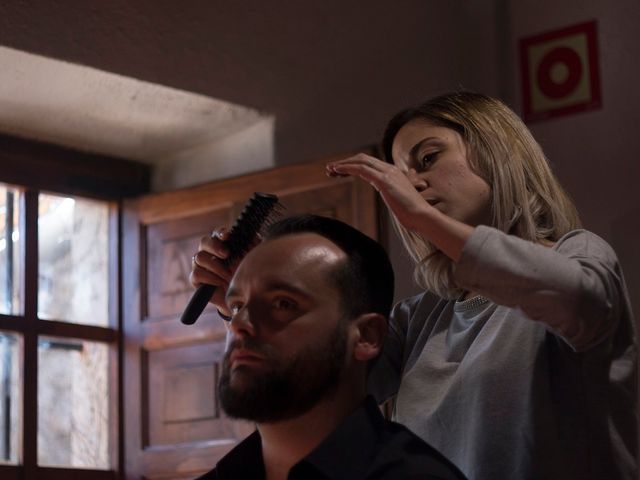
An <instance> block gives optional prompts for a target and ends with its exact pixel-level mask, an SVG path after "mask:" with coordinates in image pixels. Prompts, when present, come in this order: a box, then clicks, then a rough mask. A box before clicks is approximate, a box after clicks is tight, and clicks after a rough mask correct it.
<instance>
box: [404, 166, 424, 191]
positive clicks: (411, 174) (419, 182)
mask: <svg viewBox="0 0 640 480" xmlns="http://www.w3.org/2000/svg"><path fill="white" fill-rule="evenodd" d="M405 174H406V175H407V178H408V179H409V181H410V182H411V184H412V185H413V187H414V188H415V189H416V190H417V191H419V192H422V191H423V190H426V189H427V188H428V187H429V183H427V180H426V179H425V178H424V177H423V176H421V175H419V174H418V172H417V171H416V169H415V168H410V169H409V170H408V171H407V172H405Z"/></svg>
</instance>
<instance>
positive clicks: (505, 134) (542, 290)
mask: <svg viewBox="0 0 640 480" xmlns="http://www.w3.org/2000/svg"><path fill="white" fill-rule="evenodd" d="M383 153H384V157H385V159H386V162H384V161H381V160H379V159H376V158H373V157H370V156H367V155H364V154H361V155H357V156H355V157H352V158H349V159H346V160H342V161H338V162H333V163H330V164H328V165H327V172H328V174H329V175H333V176H343V175H354V176H359V177H361V178H362V179H364V180H366V181H367V182H369V183H370V184H371V185H373V186H374V187H375V188H376V189H377V190H378V191H379V193H380V195H381V196H382V198H383V199H384V201H385V203H386V204H387V206H388V208H389V209H390V211H391V213H392V217H393V218H394V222H395V224H396V226H397V230H398V232H399V234H400V236H401V237H402V239H403V242H404V244H405V246H406V248H407V250H408V251H409V253H410V254H411V256H412V257H413V259H414V260H415V262H416V265H417V266H416V271H415V273H416V279H417V281H418V282H419V284H420V285H421V286H422V287H424V289H425V290H426V292H425V293H423V294H421V295H418V296H416V297H414V298H410V299H408V300H405V301H403V302H401V303H400V304H399V305H397V306H396V308H395V309H394V312H393V314H392V318H391V320H390V338H389V340H388V342H387V345H386V347H385V353H384V355H383V357H382V358H381V359H380V361H379V362H378V364H377V365H376V366H375V368H374V371H373V373H372V377H371V380H370V383H371V391H372V392H374V393H375V394H376V396H377V398H378V400H379V401H383V400H386V399H387V398H390V397H392V396H394V395H396V398H395V407H394V420H397V421H399V422H401V423H404V424H405V425H407V426H408V427H409V428H410V429H411V430H413V431H414V432H415V433H417V434H418V435H420V436H421V437H423V438H424V439H425V440H426V441H427V442H428V443H430V444H431V445H433V446H434V447H436V448H438V449H439V450H440V451H441V452H442V453H443V454H444V455H445V456H446V457H448V458H449V459H450V460H452V461H453V463H454V464H456V465H457V466H458V467H459V468H460V469H461V470H462V471H463V472H464V473H465V474H466V475H467V476H468V477H469V478H470V479H490V480H497V479H580V480H585V479H605V478H606V479H618V478H625V479H627V478H628V479H631V478H635V476H636V447H637V442H636V439H637V430H636V414H635V403H636V386H635V380H636V355H635V346H634V338H633V336H634V332H633V318H632V314H631V310H630V306H629V300H628V295H627V292H626V288H625V285H624V280H623V277H622V272H621V270H620V266H619V265H618V261H617V258H616V256H615V253H614V252H613V250H612V249H611V247H610V246H609V245H608V244H607V243H606V242H605V241H604V240H602V239H601V238H599V237H597V236H596V235H594V234H593V233H590V232H588V231H585V230H581V229H580V221H579V218H578V215H577V213H576V210H575V208H574V206H573V204H572V202H571V201H570V200H569V198H568V197H567V195H566V194H565V192H564V191H563V189H562V187H561V186H560V185H559V183H558V181H557V180H556V179H555V177H554V176H553V174H552V172H551V170H550V169H549V166H548V164H547V161H546V159H545V157H544V154H543V153H542V151H541V149H540V147H539V145H538V144H537V143H536V142H535V140H534V139H533V137H532V136H531V134H530V133H529V131H528V130H527V128H526V127H525V125H524V124H523V123H522V121H521V120H520V119H519V118H518V117H517V116H516V115H515V114H514V113H513V112H512V111H511V110H510V109H509V108H508V107H506V106H505V105H504V104H503V103H501V102H500V101H498V100H495V99H492V98H489V97H486V96H484V95H479V94H473V93H453V94H448V95H443V96H440V97H437V98H434V99H432V100H430V101H428V102H426V103H425V104H423V105H420V106H418V107H416V108H413V109H409V110H406V111H403V112H400V113H399V114H398V115H396V116H395V117H394V118H393V119H392V120H391V122H390V123H389V125H388V128H387V130H386V133H385V136H384V139H383Z"/></svg>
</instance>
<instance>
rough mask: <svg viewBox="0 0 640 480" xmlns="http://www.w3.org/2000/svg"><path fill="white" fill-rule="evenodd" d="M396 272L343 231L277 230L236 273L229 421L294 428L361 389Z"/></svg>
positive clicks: (318, 227) (316, 227)
mask: <svg viewBox="0 0 640 480" xmlns="http://www.w3.org/2000/svg"><path fill="white" fill-rule="evenodd" d="M392 298H393V271H392V269H391V264H390V262H389V259H388V257H387V255H386V253H385V251H384V249H383V248H382V247H381V246H380V245H379V244H377V243H376V242H374V241H373V240H371V239H370V238H368V237H367V236H365V235H364V234H362V233H360V232H358V231H357V230H355V229H353V228H352V227H349V226H348V225H346V224H344V223H343V222H340V221H337V220H333V219H329V218H324V217H318V216H311V215H309V216H302V217H292V218H289V219H285V220H283V221H281V222H278V223H276V224H275V225H273V226H272V227H271V228H270V230H269V231H268V232H267V234H266V236H265V239H264V240H263V242H262V243H261V244H260V245H258V246H257V247H256V248H254V249H253V250H252V251H251V252H250V253H249V254H247V256H246V257H245V258H244V259H243V261H242V262H241V263H240V265H239V266H238V269H237V270H236V272H235V274H234V277H233V279H232V281H231V284H230V286H229V289H228V292H227V303H228V306H229V309H230V310H231V312H232V316H233V318H232V320H231V322H230V331H229V339H228V344H227V354H226V355H225V361H224V364H223V374H222V377H221V381H220V398H221V401H222V405H223V408H224V409H225V411H226V412H227V413H228V414H229V415H231V416H234V417H240V418H246V419H250V420H254V421H257V422H259V423H265V422H275V421H279V420H285V419H288V418H294V417H296V416H298V415H301V414H303V413H305V412H306V411H308V410H309V409H311V408H312V407H313V406H314V405H315V404H317V403H318V402H319V401H321V400H323V399H325V398H327V397H328V396H331V395H336V394H343V393H344V391H346V390H348V389H349V388H353V387H352V384H354V381H353V380H354V378H355V379H356V380H357V381H356V382H355V383H357V384H358V385H364V375H365V372H366V364H367V362H368V361H369V360H371V359H373V358H375V357H376V356H377V355H378V353H379V351H380V348H381V344H382V341H383V339H384V335H385V332H386V318H387V316H388V314H389V311H390V308H391V303H392Z"/></svg>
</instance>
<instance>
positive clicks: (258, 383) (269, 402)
mask: <svg viewBox="0 0 640 480" xmlns="http://www.w3.org/2000/svg"><path fill="white" fill-rule="evenodd" d="M234 348H244V349H247V350H251V351H253V352H256V353H258V354H260V355H264V356H265V357H266V360H265V361H266V362H269V363H270V365H269V366H270V367H271V368H270V369H269V370H266V371H264V370H262V369H260V368H259V369H257V370H258V371H257V372H255V373H254V372H252V371H251V369H250V367H246V366H244V365H240V366H238V367H237V372H236V373H235V375H243V376H246V377H248V378H245V379H244V381H243V383H246V386H244V388H243V387H239V386H233V385H232V384H231V376H232V374H231V371H230V364H229V357H230V355H231V352H232V351H233V350H234ZM346 351H347V330H346V322H345V321H344V320H341V321H340V322H339V325H338V326H337V327H336V329H335V330H334V331H333V332H332V334H331V335H330V336H329V338H328V339H327V341H326V342H325V343H323V344H321V345H314V346H313V347H311V348H309V349H306V350H301V351H300V352H298V353H297V354H296V355H295V356H294V357H293V358H288V359H281V358H279V357H278V356H277V352H274V350H273V348H269V346H263V345H261V344H259V342H256V341H254V340H253V339H252V338H250V337H249V338H247V339H245V340H243V341H239V342H234V343H233V344H232V345H230V346H229V348H228V350H227V353H226V354H225V357H224V360H223V363H222V375H221V377H220V381H219V383H218V392H219V398H220V403H221V405H222V408H223V410H224V411H225V412H226V413H227V415H229V416H230V417H232V418H243V419H246V420H252V421H254V422H257V423H272V422H278V421H282V420H288V419H291V418H295V417H297V416H299V415H301V414H303V413H305V412H307V411H309V410H310V409H311V408H312V407H313V406H314V405H316V404H317V403H318V402H319V401H320V400H321V399H323V398H326V397H327V396H329V395H331V394H332V393H333V392H334V391H335V389H336V387H337V385H338V382H339V380H340V373H341V371H342V368H343V365H344V360H345V353H346ZM243 370H244V371H243Z"/></svg>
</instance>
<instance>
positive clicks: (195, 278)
mask: <svg viewBox="0 0 640 480" xmlns="http://www.w3.org/2000/svg"><path fill="white" fill-rule="evenodd" d="M228 237H229V230H228V229H226V228H218V229H216V230H214V231H213V233H212V234H211V236H205V237H202V238H201V239H200V244H199V246H198V252H197V253H196V254H195V255H194V256H193V260H192V262H191V273H190V274H189V281H190V282H191V284H192V285H193V286H194V287H198V286H199V285H200V284H208V285H213V286H215V287H217V288H216V290H215V292H214V294H213V295H212V296H211V300H209V302H210V303H212V304H213V305H215V307H216V308H217V309H218V311H220V312H221V313H223V314H224V315H230V312H229V309H228V308H227V304H226V302H225V295H226V293H227V288H228V287H229V282H230V281H231V277H232V276H233V271H234V270H235V267H236V266H237V262H236V265H232V266H231V267H227V266H226V265H225V263H224V260H225V259H226V258H227V257H228V256H229V249H228V248H227V247H226V246H225V243H224V242H225V241H226V240H227V239H228Z"/></svg>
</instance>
